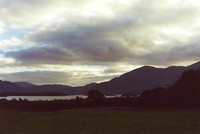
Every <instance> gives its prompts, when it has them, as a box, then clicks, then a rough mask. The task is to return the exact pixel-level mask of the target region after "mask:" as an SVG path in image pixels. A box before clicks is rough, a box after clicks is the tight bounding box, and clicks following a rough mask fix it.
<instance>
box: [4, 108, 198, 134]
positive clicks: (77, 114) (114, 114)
mask: <svg viewBox="0 0 200 134" xmlns="http://www.w3.org/2000/svg"><path fill="white" fill-rule="evenodd" d="M0 134H200V111H198V110H188V109H187V110H186V109H148V110H145V109H143V110H139V109H138V110H134V109H122V108H121V109H119V108H88V109H73V110H65V111H56V112H38V113H31V112H3V111H2V112H0Z"/></svg>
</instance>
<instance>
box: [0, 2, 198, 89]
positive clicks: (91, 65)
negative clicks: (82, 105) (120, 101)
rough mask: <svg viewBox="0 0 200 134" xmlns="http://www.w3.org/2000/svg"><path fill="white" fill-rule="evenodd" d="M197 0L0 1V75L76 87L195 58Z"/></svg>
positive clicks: (12, 79) (187, 63)
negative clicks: (144, 68) (139, 68)
mask: <svg viewBox="0 0 200 134" xmlns="http://www.w3.org/2000/svg"><path fill="white" fill-rule="evenodd" d="M199 42H200V1H199V0H151V1H149V0H95V1H94V0H0V63H1V64H0V79H2V80H9V81H27V82H31V83H34V84H52V83H55V84H65V85H71V86H80V85H85V84H88V83H92V82H102V81H107V80H109V79H111V78H114V77H116V76H119V75H121V74H123V73H125V72H128V71H131V70H133V69H135V68H138V67H140V66H143V65H151V66H156V67H167V66H171V65H177V66H179V65H181V66H186V65H189V64H192V63H194V62H196V61H199V60H200V44H199Z"/></svg>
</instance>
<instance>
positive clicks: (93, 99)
mask: <svg viewBox="0 0 200 134" xmlns="http://www.w3.org/2000/svg"><path fill="white" fill-rule="evenodd" d="M87 100H88V102H89V105H91V106H102V105H103V104H104V94H103V93H102V92H100V91H98V90H95V89H92V90H90V91H88V98H87Z"/></svg>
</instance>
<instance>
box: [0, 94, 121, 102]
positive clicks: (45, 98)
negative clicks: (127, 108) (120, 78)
mask: <svg viewBox="0 0 200 134" xmlns="http://www.w3.org/2000/svg"><path fill="white" fill-rule="evenodd" d="M77 96H78V97H80V98H87V95H66V96H7V97H0V99H6V100H12V99H16V100H19V99H20V98H21V99H22V100H24V99H27V100H29V101H38V100H66V99H68V100H70V99H75V98H76V97H77ZM120 96H121V95H113V96H106V98H112V97H120Z"/></svg>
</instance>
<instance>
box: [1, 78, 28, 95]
mask: <svg viewBox="0 0 200 134" xmlns="http://www.w3.org/2000/svg"><path fill="white" fill-rule="evenodd" d="M0 92H1V93H2V92H24V89H23V88H22V87H21V86H19V85H17V84H15V83H12V82H9V81H2V80H0Z"/></svg>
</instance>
